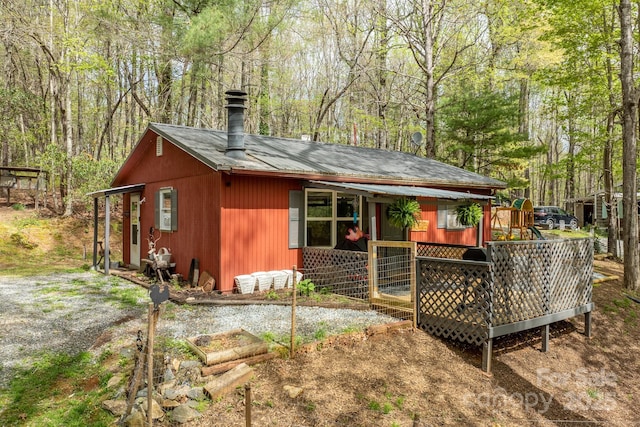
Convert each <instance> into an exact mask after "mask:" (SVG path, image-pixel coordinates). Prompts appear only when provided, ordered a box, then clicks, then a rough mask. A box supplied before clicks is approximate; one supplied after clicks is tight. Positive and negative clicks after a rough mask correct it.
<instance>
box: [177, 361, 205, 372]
mask: <svg viewBox="0 0 640 427" xmlns="http://www.w3.org/2000/svg"><path fill="white" fill-rule="evenodd" d="M200 366H201V363H200V362H198V361H197V360H183V361H182V362H180V369H181V370H182V369H193V368H200Z"/></svg>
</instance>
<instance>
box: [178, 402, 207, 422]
mask: <svg viewBox="0 0 640 427" xmlns="http://www.w3.org/2000/svg"><path fill="white" fill-rule="evenodd" d="M200 416H201V415H200V412H198V411H196V410H195V409H193V408H191V407H189V405H186V404H184V405H180V406H178V407H177V408H176V409H174V410H173V412H172V413H171V421H173V422H175V423H178V424H184V423H188V422H189V421H192V420H194V419H196V418H198V417H200Z"/></svg>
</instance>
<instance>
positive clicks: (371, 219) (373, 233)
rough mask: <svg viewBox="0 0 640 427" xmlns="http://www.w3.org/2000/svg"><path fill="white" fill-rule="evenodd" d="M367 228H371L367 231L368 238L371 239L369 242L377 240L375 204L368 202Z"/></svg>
mask: <svg viewBox="0 0 640 427" xmlns="http://www.w3.org/2000/svg"><path fill="white" fill-rule="evenodd" d="M369 227H370V228H371V230H369V237H370V238H371V240H378V231H377V227H378V225H377V224H376V203H375V202H369Z"/></svg>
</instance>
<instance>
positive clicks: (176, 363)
mask: <svg viewBox="0 0 640 427" xmlns="http://www.w3.org/2000/svg"><path fill="white" fill-rule="evenodd" d="M171 367H172V368H173V370H174V371H176V372H177V371H178V369H180V359H176V358H173V359H171Z"/></svg>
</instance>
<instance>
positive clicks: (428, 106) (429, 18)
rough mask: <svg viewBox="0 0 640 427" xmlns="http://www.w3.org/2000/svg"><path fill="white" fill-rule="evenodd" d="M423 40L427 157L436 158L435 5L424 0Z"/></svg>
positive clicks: (425, 144) (429, 0)
mask: <svg viewBox="0 0 640 427" xmlns="http://www.w3.org/2000/svg"><path fill="white" fill-rule="evenodd" d="M422 5H423V17H422V19H423V31H424V35H423V40H424V42H425V45H424V69H425V80H424V90H425V111H424V113H425V123H426V125H425V126H426V129H425V130H426V136H425V143H424V146H425V147H424V148H425V154H424V155H425V157H428V158H430V159H433V158H435V157H436V100H435V97H436V94H435V85H436V84H435V76H434V73H435V67H434V61H433V55H434V28H433V20H434V16H433V4H432V1H431V0H423V2H422Z"/></svg>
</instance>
